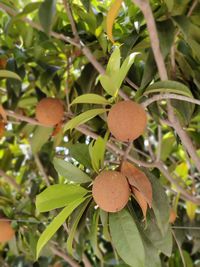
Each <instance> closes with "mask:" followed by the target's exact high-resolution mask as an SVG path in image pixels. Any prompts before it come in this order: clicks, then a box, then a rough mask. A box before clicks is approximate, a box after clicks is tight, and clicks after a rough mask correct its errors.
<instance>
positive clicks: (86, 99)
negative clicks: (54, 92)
mask: <svg viewBox="0 0 200 267" xmlns="http://www.w3.org/2000/svg"><path fill="white" fill-rule="evenodd" d="M79 103H88V104H102V105H108V104H109V101H108V100H107V99H105V98H104V97H103V96H100V95H97V94H84V95H80V96H78V97H76V98H75V99H74V100H73V101H72V103H71V105H74V104H79Z"/></svg>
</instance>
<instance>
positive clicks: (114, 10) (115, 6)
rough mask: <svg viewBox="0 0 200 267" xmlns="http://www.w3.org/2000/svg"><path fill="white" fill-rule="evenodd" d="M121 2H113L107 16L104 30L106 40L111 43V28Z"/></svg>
mask: <svg viewBox="0 0 200 267" xmlns="http://www.w3.org/2000/svg"><path fill="white" fill-rule="evenodd" d="M122 1H123V0H114V1H113V3H112V5H111V7H110V9H109V11H108V14H107V19H106V29H107V34H108V38H109V39H110V40H111V42H112V43H114V40H113V36H112V28H113V24H114V21H115V18H116V16H117V14H118V12H119V9H120V7H121V3H122Z"/></svg>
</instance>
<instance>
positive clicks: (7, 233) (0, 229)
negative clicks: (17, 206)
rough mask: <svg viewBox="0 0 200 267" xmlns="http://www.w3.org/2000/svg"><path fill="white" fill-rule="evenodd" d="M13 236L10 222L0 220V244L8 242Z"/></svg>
mask: <svg viewBox="0 0 200 267" xmlns="http://www.w3.org/2000/svg"><path fill="white" fill-rule="evenodd" d="M14 235H15V232H14V230H13V229H12V227H11V224H10V222H8V221H1V220H0V243H5V242H8V241H9V240H11V239H12V238H13V236H14Z"/></svg>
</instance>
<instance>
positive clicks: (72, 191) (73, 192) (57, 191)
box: [36, 184, 87, 212]
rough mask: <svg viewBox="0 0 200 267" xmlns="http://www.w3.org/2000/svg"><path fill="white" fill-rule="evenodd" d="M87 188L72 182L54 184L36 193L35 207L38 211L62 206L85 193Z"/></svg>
mask: <svg viewBox="0 0 200 267" xmlns="http://www.w3.org/2000/svg"><path fill="white" fill-rule="evenodd" d="M86 193H87V190H86V189H84V188H83V187H80V186H77V185H72V184H55V185H51V186H50V187H48V188H47V189H45V190H44V191H43V192H42V193H40V194H39V195H37V198H36V208H37V210H38V211H39V212H46V211H50V210H54V209H57V208H62V207H64V206H66V205H68V204H70V203H71V202H73V201H75V200H76V199H79V198H82V197H84V196H85V195H86Z"/></svg>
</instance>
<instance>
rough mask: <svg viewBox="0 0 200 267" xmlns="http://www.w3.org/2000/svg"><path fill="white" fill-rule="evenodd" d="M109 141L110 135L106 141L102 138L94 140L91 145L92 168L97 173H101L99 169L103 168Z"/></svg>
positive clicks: (106, 137)
mask: <svg viewBox="0 0 200 267" xmlns="http://www.w3.org/2000/svg"><path fill="white" fill-rule="evenodd" d="M107 139H108V134H107V135H106V136H105V138H104V139H103V138H102V137H98V138H97V140H96V141H94V140H93V141H92V142H91V143H90V145H89V153H90V157H91V161H92V167H93V169H94V170H95V171H96V172H97V173H98V172H99V169H101V168H103V163H104V154H105V149H106V142H107Z"/></svg>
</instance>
